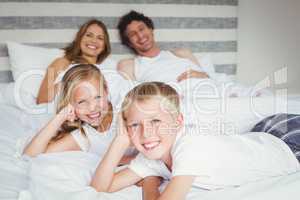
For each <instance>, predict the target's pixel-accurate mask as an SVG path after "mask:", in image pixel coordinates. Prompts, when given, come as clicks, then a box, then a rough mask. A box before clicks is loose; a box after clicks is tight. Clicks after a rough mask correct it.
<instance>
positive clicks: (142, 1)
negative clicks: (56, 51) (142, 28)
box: [0, 0, 238, 82]
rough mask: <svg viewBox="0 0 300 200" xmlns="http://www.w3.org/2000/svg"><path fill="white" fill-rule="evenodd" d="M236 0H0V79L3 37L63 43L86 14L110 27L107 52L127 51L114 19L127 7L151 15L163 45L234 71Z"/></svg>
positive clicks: (5, 67)
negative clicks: (186, 51) (204, 56)
mask: <svg viewBox="0 0 300 200" xmlns="http://www.w3.org/2000/svg"><path fill="white" fill-rule="evenodd" d="M237 5H238V0H0V82H9V81H12V75H11V71H10V65H9V59H8V52H7V47H6V44H5V42H6V41H15V42H20V43H24V44H29V45H33V46H43V47H63V46H65V44H66V43H68V42H70V41H71V40H72V39H73V37H74V34H75V33H76V32H77V30H78V27H79V26H80V25H81V24H82V23H84V22H85V21H86V20H88V19H90V18H98V19H100V20H102V21H103V22H104V23H105V24H106V25H107V27H108V29H109V34H110V40H111V43H112V57H113V58H115V59H116V60H118V59H120V58H123V57H128V56H130V55H129V54H130V52H129V51H128V50H127V49H126V48H125V47H124V46H122V45H121V44H120V41H119V37H118V32H117V30H116V24H117V21H118V18H119V17H120V16H121V15H123V14H124V13H126V12H128V11H129V10H131V9H135V10H137V11H140V12H143V13H145V14H146V15H148V16H150V17H152V18H153V20H154V24H155V28H156V31H155V34H156V40H157V41H158V42H159V43H160V46H161V47H162V49H169V48H176V47H186V48H189V49H191V50H192V51H193V52H194V54H195V55H196V56H197V57H198V58H201V56H203V55H205V54H209V55H210V56H211V58H212V61H213V63H214V66H215V70H216V72H220V73H227V74H232V75H234V74H235V73H236V66H237V65H236V62H237V59H236V55H237V25H238V23H237V22H238V20H237Z"/></svg>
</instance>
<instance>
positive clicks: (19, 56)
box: [6, 42, 63, 97]
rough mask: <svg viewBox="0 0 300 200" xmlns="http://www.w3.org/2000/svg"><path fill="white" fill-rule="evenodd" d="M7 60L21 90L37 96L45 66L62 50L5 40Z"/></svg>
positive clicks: (60, 53)
mask: <svg viewBox="0 0 300 200" xmlns="http://www.w3.org/2000/svg"><path fill="white" fill-rule="evenodd" d="M6 44H7V49H8V54H9V61H10V64H11V70H12V75H13V79H14V81H15V82H16V84H18V85H19V86H20V89H21V90H24V91H25V92H28V93H30V94H31V95H33V96H34V97H37V94H38V90H39V87H40V85H41V82H42V79H43V77H44V75H45V73H46V69H47V67H48V66H49V65H50V64H51V62H53V60H54V59H55V58H57V57H61V56H62V55H63V51H62V50H60V49H55V48H43V47H35V46H29V45H24V44H20V43H16V42H7V43H6Z"/></svg>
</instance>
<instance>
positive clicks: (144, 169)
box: [129, 132, 300, 190]
mask: <svg viewBox="0 0 300 200" xmlns="http://www.w3.org/2000/svg"><path fill="white" fill-rule="evenodd" d="M171 157H172V162H173V165H172V170H171V171H169V170H168V168H167V167H166V165H165V164H164V163H163V162H162V161H161V160H149V159H147V158H146V157H144V156H143V155H142V154H141V153H140V154H139V155H138V156H137V157H136V158H135V159H134V160H133V161H132V162H131V163H130V165H129V169H131V170H132V171H133V172H135V173H136V174H137V175H138V176H140V177H142V178H144V177H147V176H160V177H163V178H164V179H167V180H170V179H171V178H172V177H174V176H180V175H192V176H195V177H196V178H195V180H194V182H193V186H194V187H199V188H202V189H208V190H214V189H221V188H226V187H234V186H239V185H242V184H245V183H249V182H252V181H258V180H261V179H264V178H267V177H273V176H280V175H284V174H289V173H293V172H295V171H297V170H299V169H300V167H299V163H298V161H297V159H296V157H295V156H294V154H293V153H292V151H291V150H290V149H289V147H288V146H287V145H286V144H285V143H284V142H283V141H281V140H280V139H278V138H276V137H274V136H272V135H270V134H267V133H262V132H260V133H254V132H253V133H248V134H245V135H205V134H201V135H199V134H198V135H197V134H196V133H191V134H184V133H183V132H182V133H180V134H179V135H178V136H177V138H176V141H175V143H174V145H173V147H172V150H171Z"/></svg>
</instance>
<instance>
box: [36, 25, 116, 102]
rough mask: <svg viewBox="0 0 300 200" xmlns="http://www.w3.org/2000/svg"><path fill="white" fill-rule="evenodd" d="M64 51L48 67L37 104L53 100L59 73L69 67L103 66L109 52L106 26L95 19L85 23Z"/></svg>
mask: <svg viewBox="0 0 300 200" xmlns="http://www.w3.org/2000/svg"><path fill="white" fill-rule="evenodd" d="M64 50H65V55H64V56H63V57H60V58H57V59H56V60H54V61H53V62H52V64H51V65H50V66H49V67H48V69H47V73H46V75H45V77H44V79H43V81H42V84H41V87H40V90H39V93H38V97H37V104H40V103H48V102H50V101H52V100H54V97H55V95H56V93H57V90H58V84H57V83H58V82H59V81H60V80H58V81H57V78H58V77H60V76H59V74H61V73H60V72H62V71H65V70H66V69H67V68H68V67H70V65H71V66H72V65H73V64H79V63H88V64H96V65H97V66H98V67H100V66H101V65H102V64H103V62H104V61H105V59H106V58H107V56H108V55H109V54H110V52H111V48H110V43H109V35H108V32H107V29H106V26H105V25H104V24H103V23H102V22H101V21H99V20H96V19H92V20H89V21H87V22H86V23H84V24H83V25H82V26H81V27H80V29H79V31H78V32H77V34H76V37H75V39H74V40H73V41H72V42H71V43H70V44H69V45H68V46H66V47H65V48H64ZM109 64H110V63H109ZM105 65H108V63H105ZM60 79H61V77H60Z"/></svg>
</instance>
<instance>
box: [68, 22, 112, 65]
mask: <svg viewBox="0 0 300 200" xmlns="http://www.w3.org/2000/svg"><path fill="white" fill-rule="evenodd" d="M94 24H96V25H98V26H99V27H100V28H101V29H102V30H103V33H104V50H103V51H102V52H101V53H100V54H99V55H98V58H97V63H101V62H102V61H103V60H105V58H107V56H108V55H109V54H110V53H111V47H110V42H109V35H108V31H107V28H106V26H105V24H104V23H103V22H101V21H100V20H97V19H91V20H89V21H87V22H85V23H84V24H83V25H81V27H80V28H79V31H78V32H77V34H76V36H75V38H74V40H73V41H72V42H71V43H70V44H69V45H68V46H66V47H65V48H64V50H65V57H66V58H67V59H68V60H69V61H71V63H86V62H87V61H86V60H85V59H84V58H83V57H82V52H81V48H80V43H81V40H82V38H83V36H84V34H85V33H86V31H87V29H88V28H89V27H90V26H91V25H94Z"/></svg>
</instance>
